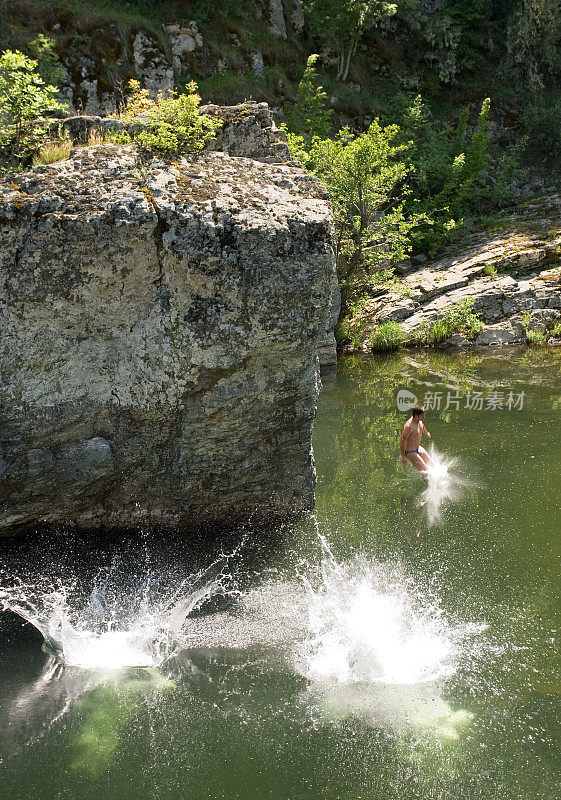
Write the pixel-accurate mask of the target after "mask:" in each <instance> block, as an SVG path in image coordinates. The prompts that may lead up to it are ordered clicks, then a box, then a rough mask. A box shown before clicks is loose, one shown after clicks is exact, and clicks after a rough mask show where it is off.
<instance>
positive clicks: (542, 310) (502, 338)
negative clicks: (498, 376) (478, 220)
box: [361, 194, 561, 349]
mask: <svg viewBox="0 0 561 800" xmlns="http://www.w3.org/2000/svg"><path fill="white" fill-rule="evenodd" d="M404 271H405V272H406V273H408V274H406V276H405V277H404V278H403V280H402V282H401V286H400V290H399V291H396V290H392V291H386V292H383V293H382V292H380V294H379V295H378V296H377V297H376V298H374V299H372V300H370V301H369V302H368V303H367V304H366V305H365V307H364V311H363V319H362V321H363V325H362V330H361V337H362V341H363V342H364V347H365V349H366V348H367V347H368V344H367V342H368V339H369V337H370V335H371V334H372V332H373V331H374V330H375V329H376V327H377V326H378V325H380V324H382V323H384V322H389V321H395V322H399V323H400V324H401V325H402V328H403V332H404V335H405V341H406V343H408V344H414V343H415V342H416V341H418V337H419V335H420V334H422V331H423V330H424V329H425V328H426V326H430V325H431V324H432V323H434V322H435V321H436V320H438V319H439V318H441V317H442V315H443V314H444V312H445V310H446V309H447V308H449V307H454V306H456V305H457V304H458V303H459V302H460V301H461V300H464V299H465V298H471V299H472V300H473V310H474V311H475V312H477V313H478V314H479V315H480V317H481V320H482V321H483V323H484V328H483V330H482V331H481V333H480V334H479V335H478V336H477V338H475V339H474V340H473V341H469V340H468V339H467V338H466V337H465V336H462V335H461V334H455V335H454V336H453V337H452V338H451V339H450V340H449V342H448V343H449V344H450V345H454V346H469V345H474V344H475V345H501V344H505V345H509V344H516V343H521V342H525V341H526V336H525V332H524V328H523V325H522V319H523V315H527V317H528V320H529V325H530V327H531V328H532V329H534V330H538V331H539V330H545V329H546V328H547V327H548V326H549V327H551V326H552V325H553V324H554V323H556V322H557V321H558V320H560V319H561V197H560V196H559V195H557V194H552V195H545V196H543V197H540V198H536V199H534V200H533V201H530V202H527V203H526V204H524V206H521V207H519V208H517V209H516V210H515V211H514V213H513V214H512V216H511V217H510V218H507V219H506V220H505V221H503V222H502V223H501V224H500V225H499V226H497V229H496V230H492V231H486V232H482V233H480V234H476V235H474V236H472V237H471V238H470V239H464V240H462V241H461V242H460V243H459V245H456V247H455V248H454V249H453V250H452V251H451V252H450V253H449V254H448V255H447V256H446V257H445V258H442V259H440V260H439V261H437V262H434V263H433V264H429V265H428V266H424V267H420V268H419V267H418V268H416V269H415V268H414V266H413V264H407V265H405V270H404Z"/></svg>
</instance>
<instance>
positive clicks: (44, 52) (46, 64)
mask: <svg viewBox="0 0 561 800" xmlns="http://www.w3.org/2000/svg"><path fill="white" fill-rule="evenodd" d="M28 47H29V51H30V53H31V55H32V56H33V58H34V59H35V60H36V61H37V70H38V72H39V75H40V76H41V77H42V78H43V80H44V81H45V83H47V84H50V85H52V86H58V84H59V83H60V82H61V80H62V79H63V77H64V69H63V66H62V64H61V63H60V60H59V57H58V55H57V53H56V50H55V40H54V39H51V37H50V36H45V34H43V33H40V34H39V35H38V36H37V37H36V38H35V39H33V41H31V42H29V44H28Z"/></svg>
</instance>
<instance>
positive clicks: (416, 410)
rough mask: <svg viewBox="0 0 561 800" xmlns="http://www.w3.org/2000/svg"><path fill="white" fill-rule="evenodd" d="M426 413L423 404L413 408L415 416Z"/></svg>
mask: <svg viewBox="0 0 561 800" xmlns="http://www.w3.org/2000/svg"><path fill="white" fill-rule="evenodd" d="M424 413H425V409H424V408H423V406H415V408H414V409H413V416H414V417H420V416H421V414H424Z"/></svg>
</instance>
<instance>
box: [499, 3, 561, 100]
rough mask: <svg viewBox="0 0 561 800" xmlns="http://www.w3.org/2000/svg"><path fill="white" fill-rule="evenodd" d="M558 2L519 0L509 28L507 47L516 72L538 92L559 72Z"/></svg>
mask: <svg viewBox="0 0 561 800" xmlns="http://www.w3.org/2000/svg"><path fill="white" fill-rule="evenodd" d="M560 47H561V5H560V4H559V3H558V2H555V0H519V2H518V4H517V6H516V8H515V11H514V14H513V16H512V18H511V22H510V25H509V28H508V36H507V51H508V54H509V57H510V61H511V63H512V64H513V65H514V67H515V69H516V70H517V72H518V75H519V76H521V77H523V78H524V80H525V81H526V83H527V85H528V88H529V89H530V90H531V91H533V92H537V91H539V90H541V89H543V88H544V87H545V84H546V78H547V77H550V78H551V77H554V76H559V75H560V74H561V50H560Z"/></svg>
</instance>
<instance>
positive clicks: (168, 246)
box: [0, 145, 334, 530]
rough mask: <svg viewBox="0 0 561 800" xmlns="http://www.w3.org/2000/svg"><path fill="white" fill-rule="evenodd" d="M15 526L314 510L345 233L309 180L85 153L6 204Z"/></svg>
mask: <svg viewBox="0 0 561 800" xmlns="http://www.w3.org/2000/svg"><path fill="white" fill-rule="evenodd" d="M0 227H1V248H0V250H1V252H0V259H1V261H0V275H1V297H2V308H3V322H2V352H1V359H2V374H3V383H2V390H1V391H2V394H1V424H0V430H1V437H2V439H1V450H0V504H1V507H2V513H1V517H0V526H1V528H2V529H4V530H7V529H10V528H14V527H16V526H25V525H32V524H34V523H37V522H39V521H43V520H44V521H52V522H60V523H65V524H78V525H81V526H96V525H100V524H102V525H113V526H115V527H128V526H130V525H134V524H135V522H136V521H137V519H138V517H139V516H140V515H142V516H143V518H146V516H148V519H149V520H150V521H152V522H153V523H158V524H167V523H169V524H173V523H198V522H205V521H206V522H210V521H224V520H227V519H230V518H231V517H234V516H235V517H240V516H241V517H243V516H247V515H248V514H250V513H252V512H254V511H255V510H257V511H258V512H260V513H268V512H269V511H272V512H275V513H280V514H285V513H290V512H294V511H300V510H302V509H307V508H310V507H311V505H312V503H313V488H314V477H315V476H314V467H313V458H312V452H311V432H312V422H313V417H314V413H315V404H316V393H317V371H316V364H317V358H316V347H317V344H318V341H319V340H320V338H321V337H322V335H323V332H324V331H325V329H326V325H327V319H328V315H329V302H330V295H331V291H332V283H333V274H334V257H333V251H332V243H331V214H330V208H329V203H328V200H327V198H326V195H325V193H324V190H323V188H322V187H321V185H320V184H319V183H318V182H316V181H315V180H313V179H312V178H310V177H309V176H308V175H307V174H306V173H304V171H303V170H301V169H299V168H297V167H294V166H290V165H283V164H267V163H263V162H262V161H257V160H255V159H251V158H247V157H245V158H244V157H233V156H231V155H229V154H228V153H225V152H210V153H205V154H203V155H201V156H199V157H197V158H192V159H180V160H179V161H177V162H176V163H173V164H168V163H165V162H164V161H161V160H159V159H157V158H154V159H152V160H151V161H149V162H147V163H143V164H140V163H139V162H138V161H137V158H136V155H135V150H134V147H133V146H116V145H101V146H95V147H86V148H82V149H77V150H75V151H74V154H73V155H72V157H71V158H70V159H69V160H67V161H65V162H62V163H58V164H53V165H50V166H46V167H38V168H35V170H34V171H33V172H31V173H28V174H26V175H23V176H21V177H18V181H17V185H15V184H11V185H10V184H5V185H2V186H1V187H0Z"/></svg>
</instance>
